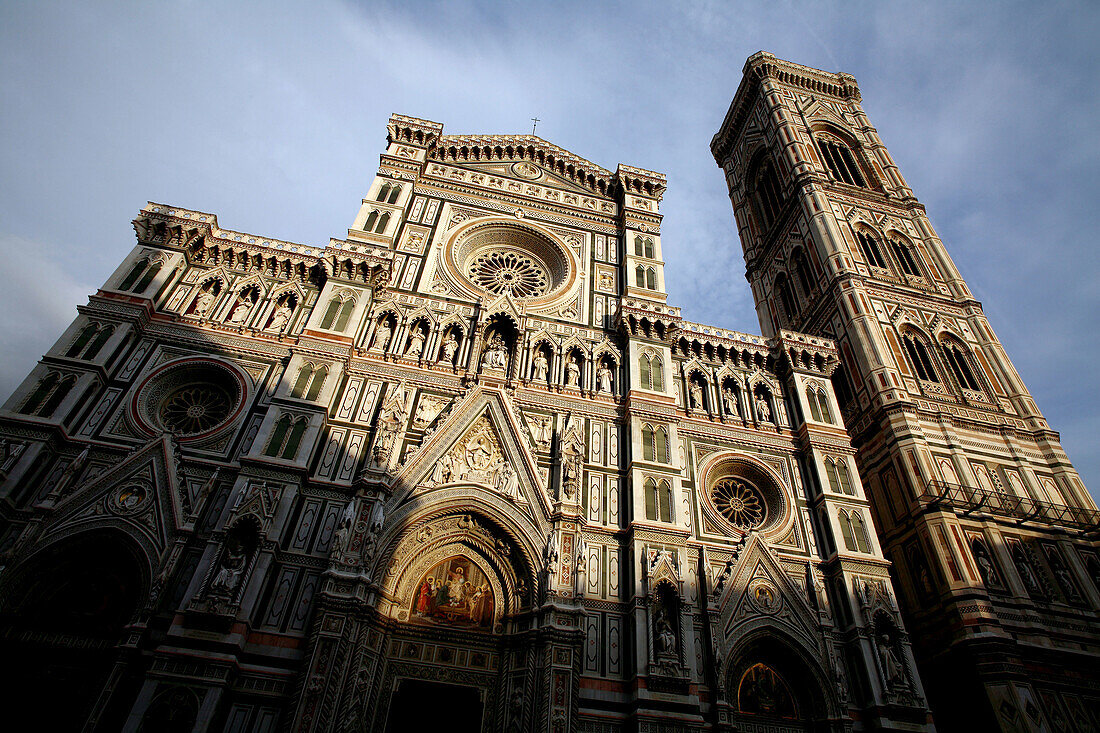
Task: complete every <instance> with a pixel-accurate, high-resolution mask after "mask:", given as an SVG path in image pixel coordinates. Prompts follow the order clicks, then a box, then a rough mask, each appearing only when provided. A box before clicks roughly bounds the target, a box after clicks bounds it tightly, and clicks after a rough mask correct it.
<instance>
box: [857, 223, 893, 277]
mask: <svg viewBox="0 0 1100 733" xmlns="http://www.w3.org/2000/svg"><path fill="white" fill-rule="evenodd" d="M856 241H857V242H859V249H860V251H861V252H862V253H863V259H864V260H866V261H867V264H868V265H870V266H871V267H878V268H879V269H882V270H885V269H886V260H885V259H883V257H882V252H881V251H879V248H878V242H876V241H875V238H874V237H872V236H871V235H870V234H868V233H867V232H856Z"/></svg>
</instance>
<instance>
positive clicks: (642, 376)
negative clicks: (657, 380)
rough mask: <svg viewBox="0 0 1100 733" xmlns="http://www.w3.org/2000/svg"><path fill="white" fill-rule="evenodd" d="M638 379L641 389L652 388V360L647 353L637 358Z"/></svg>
mask: <svg viewBox="0 0 1100 733" xmlns="http://www.w3.org/2000/svg"><path fill="white" fill-rule="evenodd" d="M638 381H639V383H640V386H641V387H642V388H643V389H653V372H652V362H651V361H650V359H649V355H648V354H642V358H640V359H638Z"/></svg>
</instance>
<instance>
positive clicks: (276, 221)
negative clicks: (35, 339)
mask: <svg viewBox="0 0 1100 733" xmlns="http://www.w3.org/2000/svg"><path fill="white" fill-rule="evenodd" d="M1098 35H1100V5H1097V4H1095V3H1054V4H1043V5H1035V4H1033V3H1022V2H1006V3H998V4H994V5H990V4H977V3H949V2H939V3H922V4H913V3H910V4H895V3H880V2H862V1H860V2H839V1H836V2H819V3H814V4H812V5H810V6H806V5H799V4H796V3H793V2H785V3H755V4H754V3H727V2H716V1H714V0H694V1H691V2H684V3H665V2H647V1H641V2H636V3H630V4H601V3H591V2H583V3H582V2H563V3H553V4H528V3H494V2H479V1H476V0H460V1H451V2H442V1H441V2H421V3H407V2H396V1H394V2H340V1H338V0H319V1H318V2H314V3H310V4H308V5H295V4H282V3H277V4H274V5H273V4H259V3H256V4H250V3H229V4H226V3H212V2H198V1H195V2H188V3H185V4H171V5H170V4H157V3H150V4H145V5H139V6H134V7H129V8H123V7H112V6H105V5H98V4H84V5H76V6H71V7H66V6H63V5H54V4H50V3H6V4H3V5H0V102H2V103H0V131H2V135H3V143H4V144H3V145H0V185H2V186H3V191H4V196H3V197H0V233H2V236H3V237H4V238H5V241H8V242H11V241H33V242H36V243H38V244H37V245H35V246H36V247H38V248H40V251H42V252H43V253H47V254H45V255H44V256H48V257H49V258H50V259H49V261H42V262H39V263H38V264H39V266H40V267H41V268H43V269H44V270H45V271H47V272H48V273H49V276H50V277H51V278H54V279H55V281H57V282H61V283H65V282H68V283H69V284H70V286H71V284H72V283H84V282H85V281H89V282H90V283H95V284H98V283H99V282H101V281H102V279H103V278H104V277H106V275H107V274H108V273H109V272H110V271H111V270H112V269H113V268H114V267H115V266H116V265H117V263H118V262H119V261H120V260H121V259H122V257H123V256H124V255H125V253H126V252H127V251H129V249H130V248H131V247H132V246H133V235H132V232H131V231H130V226H129V221H130V219H132V218H133V216H134V215H135V214H136V212H137V210H138V209H139V208H140V206H141V205H142V204H143V203H144V202H145V201H146V200H149V199H152V200H157V201H163V202H166V203H171V204H175V205H179V206H187V207H190V208H195V209H201V210H205V211H211V212H213V213H216V214H217V215H218V217H219V221H220V222H221V223H222V225H223V226H226V227H229V228H232V229H237V230H243V231H253V232H256V233H260V234H265V235H268V236H273V237H280V238H284V239H290V240H294V241H300V242H304V243H309V244H324V243H325V242H326V241H327V240H328V238H329V237H330V236H334V235H335V236H339V235H341V233H342V232H343V231H344V230H346V227H347V226H348V225H349V224H350V222H351V221H352V218H353V217H354V215H355V213H356V211H357V210H358V207H359V200H360V198H361V197H362V195H363V193H364V191H365V190H366V188H367V186H368V185H369V183H370V181H371V179H372V178H373V176H374V173H375V171H376V170H377V164H378V154H379V152H380V151H381V149H382V147H383V146H384V144H385V123H386V120H387V118H388V117H389V115H390V113H392V112H400V113H404V114H411V115H415V116H419V117H426V118H429V119H433V120H436V121H439V122H442V123H444V124H445V125H446V131H447V132H448V133H517V132H526V131H528V130H529V129H530V127H529V125H530V121H529V120H530V118H531V117H535V116H538V117H539V118H541V119H542V122H540V123H539V134H541V135H543V136H544V137H546V138H547V139H549V140H552V141H553V142H555V143H556V144H559V145H561V146H563V147H565V148H567V149H569V150H571V151H573V152H574V153H576V154H578V155H581V156H583V157H585V158H588V159H589V160H592V161H594V162H596V163H598V164H600V165H602V166H604V167H607V168H611V169H614V168H615V166H616V165H617V164H618V163H619V162H624V163H628V164H630V165H637V166H640V167H643V168H648V169H651V170H658V171H662V172H663V173H665V174H666V175H667V176H668V179H669V189H668V192H667V193H666V195H665V198H664V201H663V202H662V206H661V210H662V213H663V215H664V217H665V218H664V221H663V223H662V244H663V253H664V256H665V260H666V263H667V266H666V282H667V285H668V290H669V300H670V303H673V304H676V305H679V306H682V308H683V313H684V316H685V317H686V318H688V319H691V320H694V321H698V322H705V323H710V324H713V325H717V326H723V327H727V328H735V329H738V330H747V331H757V330H758V329H759V326H758V325H757V323H756V315H755V310H754V306H753V303H752V296H751V293H750V292H749V288H748V284H747V282H746V281H745V279H744V263H743V261H742V259H741V247H740V242H739V241H738V238H737V235H736V231H735V227H734V223H733V216H732V211H731V208H730V205H729V201H728V198H727V196H726V191H725V185H724V182H723V180H722V175H721V172H720V171H719V170H718V169H717V167H716V166H715V165H714V161H713V160H712V159H711V157H710V151H709V149H708V144H709V141H710V138H711V136H712V135H713V133H714V132H715V130H716V129H717V127H718V125H719V123H720V122H721V120H722V117H723V115H724V114H725V111H726V108H727V106H728V105H729V102H730V100H731V98H732V97H733V94H734V92H735V90H736V88H737V84H738V82H739V81H740V77H741V69H742V67H743V65H744V62H745V59H746V58H747V57H748V56H749V55H751V54H752V53H754V52H756V51H758V50H761V49H764V50H768V51H771V52H773V53H775V54H776V55H778V56H780V57H782V58H789V59H791V60H793V61H797V62H800V63H804V64H808V65H811V66H815V67H818V68H823V69H827V70H842V71H846V72H849V73H852V74H854V75H855V76H856V77H857V79H858V80H859V82H860V87H861V89H862V91H863V100H864V102H863V104H864V107H865V108H866V110H867V111H868V114H869V116H870V119H871V121H872V123H873V124H874V125H875V126H876V128H877V129H878V130H879V132H880V134H881V136H882V138H883V139H884V141H885V142H886V144H887V146H888V147H889V149H890V151H891V153H892V155H893V156H894V158H895V159H896V161H897V162H898V164H899V166H900V169H901V172H902V173H903V175H904V176H905V177H906V178H907V180H908V181H909V183H910V185H911V186H912V187H913V189H914V191H915V192H916V194H917V196H918V198H919V199H920V200H921V201H922V202H923V203H924V204H925V205H926V206H927V208H928V211H929V215H930V216H931V218H932V221H933V223H934V225H935V226H936V228H937V231H938V232H939V234H940V236H941V237H942V239H943V241H944V242H945V244H946V246H947V248H948V250H949V251H950V252H951V254H952V257H954V259H955V261H956V263H957V265H958V266H959V269H960V270H961V271H962V272H963V274H964V276H965V277H966V278H967V281H968V282H969V283H970V285H971V288H972V289H973V291H974V292H975V293H976V294H977V295H978V297H979V298H981V299H982V301H983V302H984V305H985V308H986V311H987V313H988V314H989V317H990V319H991V321H992V324H993V327H994V329H996V330H997V332H998V334H999V336H1000V337H1001V339H1002V340H1003V341H1004V344H1005V346H1006V348H1007V350H1008V352H1009V354H1010V356H1011V357H1012V358H1013V359H1014V360H1015V361H1016V364H1017V366H1018V368H1019V371H1020V372H1021V374H1022V375H1023V376H1024V378H1025V380H1026V381H1027V383H1028V386H1029V387H1030V388H1031V390H1032V392H1033V393H1034V395H1035V397H1036V399H1037V401H1038V403H1039V405H1040V407H1041V408H1042V409H1043V410H1044V411H1045V413H1046V415H1047V417H1048V419H1049V420H1050V421H1051V423H1052V425H1053V426H1054V427H1055V428H1056V429H1058V428H1061V429H1063V430H1064V431H1066V433H1067V441H1066V443H1067V446H1069V445H1071V444H1074V442H1075V441H1076V442H1077V443H1080V442H1081V440H1082V439H1087V437H1088V436H1089V435H1091V432H1092V429H1093V428H1094V427H1095V425H1093V424H1092V423H1090V422H1089V417H1088V416H1089V415H1092V414H1096V413H1097V412H1098V409H1097V408H1098V406H1100V387H1092V386H1091V384H1090V382H1089V381H1088V380H1087V379H1086V377H1085V373H1084V370H1083V369H1082V368H1081V367H1082V365H1085V364H1089V363H1094V362H1095V361H1097V360H1098V359H1100V346H1098V345H1096V344H1094V343H1093V342H1092V341H1091V340H1090V339H1088V338H1087V335H1088V334H1090V333H1091V332H1092V331H1094V330H1095V328H1096V325H1097V315H1096V314H1097V313H1098V312H1100V302H1098V297H1100V296H1098V293H1097V286H1096V285H1095V282H1096V281H1097V276H1098V275H1100V258H1098V255H1097V254H1096V251H1095V246H1094V244H1093V243H1092V237H1091V235H1090V234H1089V233H1090V232H1093V231H1095V230H1096V229H1097V227H1098V226H1100V208H1098V207H1096V206H1095V204H1094V202H1093V201H1092V198H1093V197H1094V194H1093V192H1094V191H1096V190H1097V189H1098V188H1100V139H1098V138H1097V136H1096V135H1095V134H1094V131H1095V129H1096V128H1097V126H1098V121H1100V97H1098V96H1097V95H1095V94H1090V93H1088V92H1089V90H1091V89H1092V87H1093V86H1094V85H1095V77H1096V75H1097V71H1098V67H1100V61H1098V58H1097V56H1096V53H1095V40H1094V39H1095V38H1096V37H1097V36H1098ZM19 267H22V268H23V270H21V271H20V272H21V275H19V276H16V275H13V274H12V273H10V272H9V273H7V274H6V275H5V277H6V278H7V279H9V280H12V281H16V280H20V279H22V278H23V277H25V276H27V275H28V274H29V273H30V272H34V271H35V270H34V268H31V267H30V265H29V264H27V263H25V262H24V263H23V264H22V265H19ZM29 287H30V286H29V285H27V284H26V283H22V282H19V283H17V284H16V290H13V291H12V293H5V292H0V308H6V309H7V310H8V311H9V312H10V311H11V310H12V309H13V308H23V305H22V303H23V301H27V302H31V301H30V300H28V298H29V297H30V296H26V297H24V296H23V295H22V294H21V293H22V292H23V290H20V289H19V288H23V289H26V288H29ZM90 290H91V287H84V286H83V285H82V286H81V288H80V291H79V292H73V291H72V290H70V289H68V288H66V287H62V288H61V289H60V290H59V291H57V292H56V293H55V295H54V298H55V299H56V303H55V304H54V305H50V304H49V303H46V302H41V301H34V302H38V303H39V306H38V308H37V311H36V312H32V313H26V309H25V308H24V309H23V311H22V317H23V318H24V319H25V323H26V324H33V325H26V326H21V325H5V326H4V328H8V329H15V330H18V329H19V328H26V329H27V335H28V336H33V335H37V333H36V332H41V333H42V334H45V336H43V337H41V338H45V339H46V340H48V339H50V338H53V337H55V336H56V335H57V334H59V333H60V331H61V329H62V328H63V327H64V326H65V325H66V324H67V322H68V321H67V318H68V316H66V318H65V319H58V318H57V317H56V316H46V315H45V314H46V313H47V312H48V311H49V310H50V309H51V308H57V309H60V310H61V311H63V312H65V313H67V314H70V315H71V314H72V313H73V306H74V305H75V303H77V302H80V301H82V300H83V298H84V296H85V294H86V293H87V292H88V291H90ZM15 293H20V294H19V295H16V294H15ZM39 296H41V293H39ZM63 298H64V299H65V300H64V301H62V299H63ZM47 300H48V299H47ZM39 311H40V312H41V314H42V315H39ZM9 320H10V319H9ZM10 333H12V334H13V335H14V331H10ZM45 346H48V344H45ZM45 346H43V347H41V348H39V347H38V346H34V347H32V346H31V345H30V344H29V343H28V344H23V343H22V342H20V347H19V352H21V351H22V350H23V349H27V350H29V352H28V353H33V354H35V355H37V354H40V353H41V352H42V351H44V348H45ZM13 351H15V350H13V349H8V352H9V353H10V352H13ZM19 352H17V353H19ZM13 359H14V361H13ZM20 359H21V357H8V356H5V357H4V360H0V384H14V383H15V382H17V381H18V380H19V379H21V378H22V377H23V376H24V375H25V374H26V371H27V370H28V369H29V367H30V364H31V363H32V360H31V357H29V356H28V357H27V358H26V359H22V360H21V361H20ZM1077 431H1083V433H1084V438H1077V437H1074V438H1072V439H1070V437H1069V433H1070V432H1077ZM1093 453H1094V452H1093V451H1091V450H1087V451H1086V450H1081V451H1077V453H1076V454H1071V457H1073V458H1074V459H1075V461H1076V465H1077V467H1078V469H1079V470H1080V471H1081V472H1082V474H1083V476H1084V478H1085V481H1086V484H1088V485H1090V486H1092V487H1093V490H1094V491H1100V457H1093Z"/></svg>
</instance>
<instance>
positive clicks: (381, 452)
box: [374, 407, 405, 466]
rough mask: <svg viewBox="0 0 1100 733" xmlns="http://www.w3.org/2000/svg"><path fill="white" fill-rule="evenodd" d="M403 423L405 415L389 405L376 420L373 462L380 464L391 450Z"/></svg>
mask: <svg viewBox="0 0 1100 733" xmlns="http://www.w3.org/2000/svg"><path fill="white" fill-rule="evenodd" d="M404 423H405V415H404V413H402V412H401V411H399V410H397V409H395V408H393V407H391V408H388V409H387V410H386V411H385V412H384V413H383V414H382V418H381V419H380V420H379V421H378V438H377V439H376V440H375V442H374V463H375V465H376V466H381V465H382V464H383V463H385V461H386V459H387V458H388V457H389V455H390V452H391V451H392V450H393V444H394V441H395V440H396V439H397V434H398V433H399V432H401V426H402V425H403V424H404Z"/></svg>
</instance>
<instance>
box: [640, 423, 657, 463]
mask: <svg viewBox="0 0 1100 733" xmlns="http://www.w3.org/2000/svg"><path fill="white" fill-rule="evenodd" d="M642 459H643V460H646V461H653V460H656V453H655V451H654V447H653V428H651V427H649V426H648V425H643V426H642Z"/></svg>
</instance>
